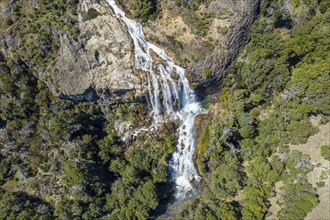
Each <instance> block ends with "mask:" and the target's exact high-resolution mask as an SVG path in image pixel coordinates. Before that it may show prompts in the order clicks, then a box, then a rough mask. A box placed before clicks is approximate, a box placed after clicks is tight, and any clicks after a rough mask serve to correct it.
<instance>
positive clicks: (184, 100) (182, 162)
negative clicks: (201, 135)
mask: <svg viewBox="0 0 330 220" xmlns="http://www.w3.org/2000/svg"><path fill="white" fill-rule="evenodd" d="M107 2H108V3H109V4H110V6H111V7H112V9H113V11H114V14H115V16H116V17H117V18H118V19H120V20H121V21H123V22H124V23H125V24H126V25H127V29H128V32H129V34H130V36H131V38H132V40H133V42H134V49H135V62H136V68H137V69H140V70H143V71H145V72H147V73H148V90H149V97H150V103H151V107H152V115H153V118H154V123H155V124H157V123H159V122H160V120H161V119H162V117H163V116H164V115H168V116H169V118H170V119H176V118H179V119H180V120H181V121H182V125H181V126H180V127H179V129H178V133H179V140H178V145H177V150H176V152H175V153H174V154H173V155H172V157H171V159H170V164H169V165H170V174H171V180H172V181H175V184H176V188H177V190H176V194H175V196H176V199H177V200H183V199H185V198H187V197H189V196H192V195H194V193H195V189H194V184H193V183H198V182H199V176H198V174H197V171H196V168H195V166H194V163H193V159H192V157H193V154H194V149H195V143H194V140H195V139H194V131H193V130H194V129H193V128H194V119H195V117H196V116H197V115H198V114H200V113H201V111H202V108H201V106H200V104H199V103H198V102H197V101H196V100H195V95H194V91H193V90H192V89H191V88H190V86H189V81H188V80H187V78H186V77H185V74H184V73H185V70H184V69H183V68H181V67H179V66H177V65H175V63H174V62H173V60H172V59H171V58H170V57H168V56H167V54H166V53H165V51H164V50H162V49H160V48H158V47H157V46H156V45H154V44H151V43H149V42H147V41H146V39H145V38H144V34H143V31H142V27H141V25H140V24H139V23H138V22H136V21H134V20H131V19H129V18H127V17H126V15H125V12H124V11H123V10H121V9H120V8H119V7H118V6H117V5H116V3H115V1H114V0H107ZM151 51H152V52H153V53H154V54H155V55H156V56H158V57H159V58H160V59H161V60H162V61H161V62H158V61H156V60H154V59H153V56H152V55H151ZM175 74H177V76H178V77H177V78H178V79H177V80H174V79H172V77H171V76H173V75H175ZM160 92H162V98H161V95H160ZM161 101H162V102H161Z"/></svg>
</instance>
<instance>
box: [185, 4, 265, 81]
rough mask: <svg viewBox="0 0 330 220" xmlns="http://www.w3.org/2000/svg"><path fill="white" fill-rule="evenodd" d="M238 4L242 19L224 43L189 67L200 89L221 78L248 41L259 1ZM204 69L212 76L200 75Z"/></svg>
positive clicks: (230, 31)
mask: <svg viewBox="0 0 330 220" xmlns="http://www.w3.org/2000/svg"><path fill="white" fill-rule="evenodd" d="M238 3H239V4H241V5H240V7H239V9H240V13H241V15H242V17H241V18H240V20H238V21H237V23H236V25H235V26H234V27H233V29H231V30H229V33H228V34H227V35H226V38H225V40H224V43H223V44H221V45H220V46H219V47H217V48H216V49H215V50H214V51H213V52H212V53H210V54H207V55H206V56H205V58H204V59H201V60H200V61H199V62H197V63H196V64H194V65H192V66H190V67H189V70H190V72H191V74H192V75H193V77H192V78H193V79H194V81H196V82H198V85H199V86H200V87H207V86H209V85H210V84H212V83H214V82H217V81H219V80H220V79H221V78H223V77H224V75H225V70H226V68H227V67H228V65H229V64H230V63H231V62H232V60H234V59H235V58H236V56H237V55H238V53H239V50H240V48H241V47H242V46H243V45H244V44H245V43H246V42H247V40H248V33H249V30H250V27H251V25H252V23H253V21H254V20H255V19H256V17H257V14H258V8H259V1H256V0H247V1H240V2H238ZM205 69H210V70H211V71H212V74H211V75H209V76H203V75H202V74H200V73H201V72H203V70H205ZM215 79H216V80H215Z"/></svg>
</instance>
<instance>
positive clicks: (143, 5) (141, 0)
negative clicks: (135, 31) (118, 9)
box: [131, 0, 157, 23]
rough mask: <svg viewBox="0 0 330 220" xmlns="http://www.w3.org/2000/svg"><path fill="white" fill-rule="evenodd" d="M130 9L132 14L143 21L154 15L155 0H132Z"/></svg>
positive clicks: (155, 9)
mask: <svg viewBox="0 0 330 220" xmlns="http://www.w3.org/2000/svg"><path fill="white" fill-rule="evenodd" d="M131 9H132V14H133V16H134V17H135V18H137V19H139V20H140V21H141V22H142V23H145V22H147V21H148V20H149V19H151V18H152V17H154V16H155V15H156V12H157V2H156V1H154V0H133V1H132V3H131Z"/></svg>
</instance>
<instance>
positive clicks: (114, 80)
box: [48, 5, 143, 97]
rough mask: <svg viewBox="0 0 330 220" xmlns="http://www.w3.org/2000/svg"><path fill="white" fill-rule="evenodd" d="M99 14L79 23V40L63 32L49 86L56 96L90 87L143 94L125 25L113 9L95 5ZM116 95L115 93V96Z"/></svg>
mask: <svg viewBox="0 0 330 220" xmlns="http://www.w3.org/2000/svg"><path fill="white" fill-rule="evenodd" d="M94 6H95V8H96V9H97V11H99V12H100V13H101V15H99V16H98V17H96V18H94V19H91V20H88V21H85V22H82V23H80V31H81V33H80V36H79V40H78V41H75V40H74V39H73V38H72V37H71V36H70V35H68V34H66V33H61V34H60V50H59V55H58V57H57V65H56V68H57V69H58V72H57V73H55V74H54V75H52V77H51V78H52V80H51V83H48V85H49V87H50V88H51V90H52V91H53V93H54V94H56V95H62V96H77V95H82V94H83V93H84V92H85V91H86V90H88V89H89V88H93V89H95V90H96V91H104V90H107V91H110V94H118V93H119V91H121V92H120V93H121V94H125V91H131V90H135V91H136V92H137V93H141V90H142V89H143V88H142V87H141V79H140V78H139V77H138V76H137V73H136V72H135V69H134V68H133V66H134V54H133V52H132V42H131V38H130V36H129V34H128V33H127V31H126V30H125V26H124V25H123V24H121V23H120V22H119V20H118V19H116V18H115V17H113V16H111V15H110V12H111V11H110V9H109V8H107V7H104V6H100V5H94ZM114 97H115V95H114Z"/></svg>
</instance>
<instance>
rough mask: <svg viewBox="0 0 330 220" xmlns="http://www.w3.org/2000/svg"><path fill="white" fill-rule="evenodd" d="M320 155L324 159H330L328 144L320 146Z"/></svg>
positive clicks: (329, 146)
mask: <svg viewBox="0 0 330 220" xmlns="http://www.w3.org/2000/svg"><path fill="white" fill-rule="evenodd" d="M321 155H322V157H323V158H324V159H326V160H330V145H323V146H321Z"/></svg>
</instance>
